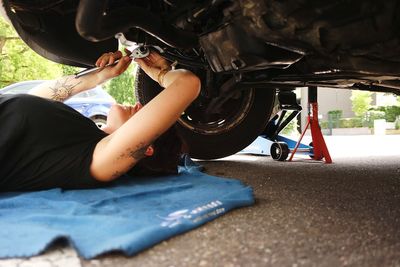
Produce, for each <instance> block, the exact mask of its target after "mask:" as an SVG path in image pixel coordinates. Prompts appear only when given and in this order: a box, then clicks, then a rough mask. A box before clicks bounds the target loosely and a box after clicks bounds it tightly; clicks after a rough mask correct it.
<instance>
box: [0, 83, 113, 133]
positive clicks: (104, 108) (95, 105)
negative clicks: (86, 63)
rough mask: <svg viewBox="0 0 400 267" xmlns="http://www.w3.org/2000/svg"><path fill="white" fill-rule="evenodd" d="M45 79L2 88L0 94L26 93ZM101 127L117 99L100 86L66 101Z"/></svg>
mask: <svg viewBox="0 0 400 267" xmlns="http://www.w3.org/2000/svg"><path fill="white" fill-rule="evenodd" d="M43 82H46V81H45V80H33V81H24V82H18V83H14V84H11V85H9V86H6V87H4V88H3V89H0V94H26V93H27V92H29V90H31V89H32V88H34V87H35V86H38V85H39V84H41V83H43ZM64 103H65V104H67V105H68V106H70V107H72V108H73V109H75V110H76V111H78V112H79V113H81V114H82V115H84V116H86V117H88V118H90V119H91V120H92V121H93V122H94V123H96V125H97V126H98V127H99V128H101V127H103V126H104V125H105V124H106V121H107V115H108V111H109V110H110V107H111V105H112V104H113V103H115V99H114V98H113V97H112V96H111V95H109V94H108V93H107V92H106V91H105V90H103V89H102V88H101V87H100V86H97V87H95V88H93V89H90V90H87V91H84V92H81V93H79V94H77V95H74V96H73V97H71V98H70V99H68V100H67V101H65V102H64Z"/></svg>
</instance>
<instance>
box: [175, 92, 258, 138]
mask: <svg viewBox="0 0 400 267" xmlns="http://www.w3.org/2000/svg"><path fill="white" fill-rule="evenodd" d="M254 95H255V92H254V89H248V90H240V91H237V92H236V93H235V94H234V95H233V96H232V97H231V98H229V99H228V100H227V101H226V102H225V103H224V104H223V105H222V107H221V108H220V111H219V112H218V113H215V114H206V112H205V110H206V109H207V107H208V104H209V101H208V99H205V98H203V99H200V100H199V101H196V102H197V103H196V104H192V105H191V106H190V107H189V108H188V109H187V110H186V111H185V112H184V113H183V114H182V115H181V117H180V118H179V120H178V123H179V124H181V125H182V126H183V127H185V128H188V129H190V130H191V131H193V132H197V133H201V134H205V135H215V134H221V133H223V132H227V131H230V130H231V129H232V128H235V127H236V126H237V125H239V124H240V123H241V122H242V121H243V119H244V118H245V117H246V115H247V113H248V112H249V110H250V108H251V105H252V103H253V101H254Z"/></svg>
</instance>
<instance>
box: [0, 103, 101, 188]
mask: <svg viewBox="0 0 400 267" xmlns="http://www.w3.org/2000/svg"><path fill="white" fill-rule="evenodd" d="M105 136H106V133H104V132H103V131H102V130H100V129H98V128H97V126H96V125H95V124H94V123H93V122H92V121H91V120H90V119H88V118H86V117H84V116H83V115H81V114H80V113H79V112H77V111H75V110H74V109H72V108H70V107H69V106H67V105H65V104H63V103H61V102H57V101H52V100H48V99H43V98H40V97H37V96H31V95H7V96H0V191H29V190H41V189H49V188H55V187H60V188H64V189H76V188H92V187H98V186H102V185H103V184H104V183H101V182H99V181H97V180H95V179H94V178H93V177H92V176H91V175H90V170H89V168H90V164H91V161H92V155H93V151H94V148H95V146H96V144H97V142H99V141H100V140H101V139H102V138H103V137H105Z"/></svg>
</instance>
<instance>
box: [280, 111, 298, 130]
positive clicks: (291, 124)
mask: <svg viewBox="0 0 400 267" xmlns="http://www.w3.org/2000/svg"><path fill="white" fill-rule="evenodd" d="M289 115H290V114H289V113H286V114H285V116H284V117H283V118H284V120H285V119H286V118H287V117H288V116H289ZM282 133H283V134H286V135H292V134H295V133H297V117H295V118H294V119H293V120H291V121H290V122H289V123H288V125H286V127H285V128H283V129H282Z"/></svg>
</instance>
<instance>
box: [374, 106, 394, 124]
mask: <svg viewBox="0 0 400 267" xmlns="http://www.w3.org/2000/svg"><path fill="white" fill-rule="evenodd" d="M370 110H374V111H382V112H384V113H385V117H384V119H385V120H386V121H388V122H394V121H395V120H396V117H397V116H399V115H400V106H380V107H377V108H371V109H370Z"/></svg>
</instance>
